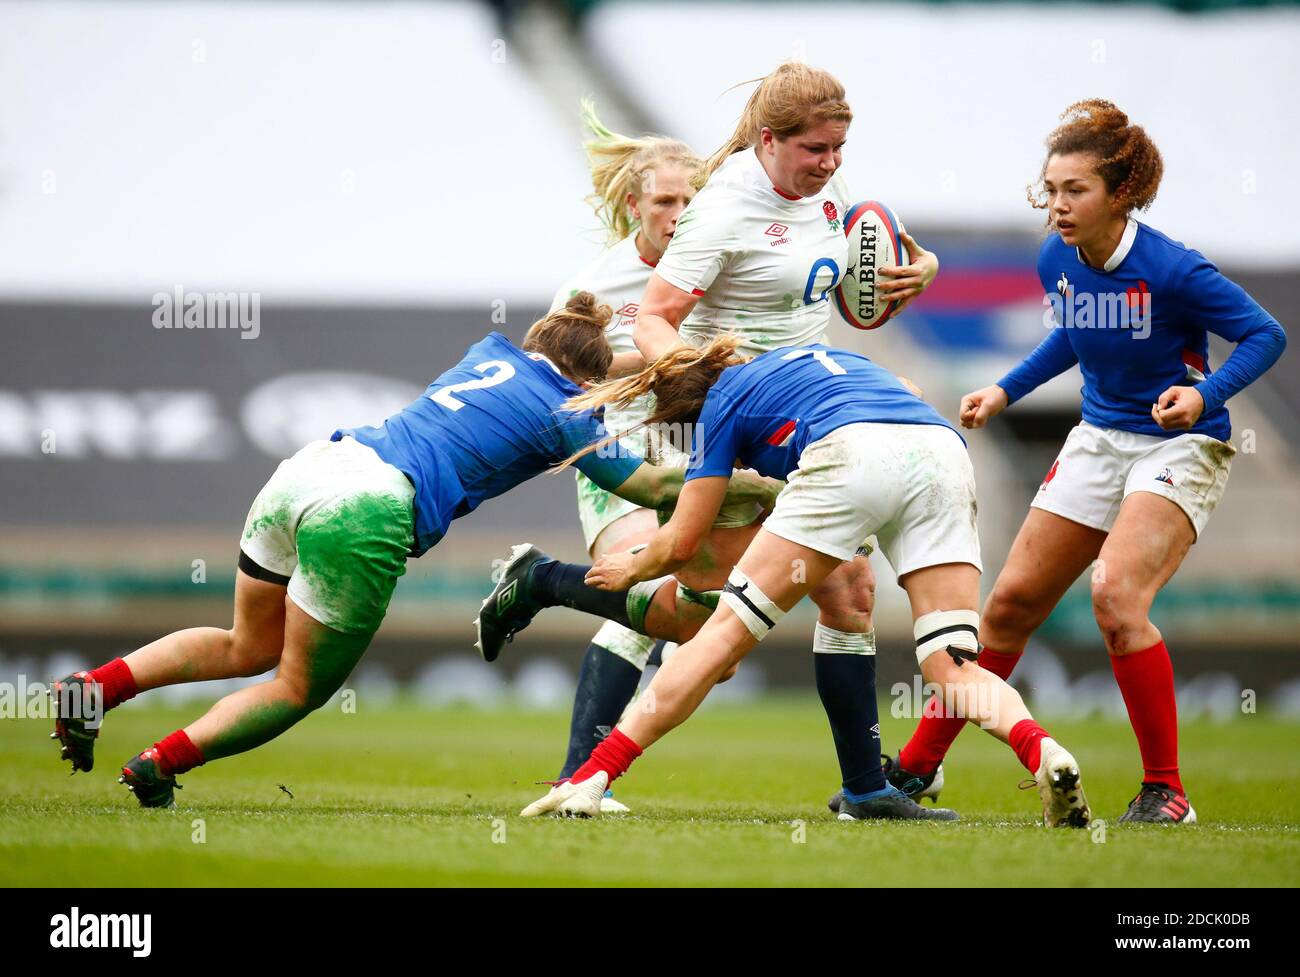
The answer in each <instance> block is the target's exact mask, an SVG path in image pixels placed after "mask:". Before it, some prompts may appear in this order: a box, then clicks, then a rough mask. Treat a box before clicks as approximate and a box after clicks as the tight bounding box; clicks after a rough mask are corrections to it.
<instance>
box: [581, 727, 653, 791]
mask: <svg viewBox="0 0 1300 977" xmlns="http://www.w3.org/2000/svg"><path fill="white" fill-rule="evenodd" d="M640 755H641V747H639V746H637V745H636V744H635V743H633V742H632V740H631V739H630V738H629V737H627V736H625V735H623V733H622V732H621V731H620V730H618V729H615V730H614V731H613V732H612V733H610V734H609V735H608V736H606V737H605V738H604V739H603V740H601V741H600V742H599V743H597V744H596V748H595V749H594V750H592V751H591V756H589V757H588V758H587V762H586V763H584V764H583V765H582V766H580V767H579V768H578V769H577V770H575V771H573V775H572V776H571V777H569V780H570V781H572V782H573V783H575V784H577V783H581V782H582V781H584V780H586V779H587V778H588V777H590V776H591V775H592V774H594V773H596V772H597V771H599V770H604V771H605V773H607V774H609V782H610V783H611V784H612V783H613V782H614V781H615V780H617V779H618V778H619V777H621V776H623V774H625V773H627V768H628V767H630V766H632V761H633V760H635V759H636V758H637V757H639V756H640Z"/></svg>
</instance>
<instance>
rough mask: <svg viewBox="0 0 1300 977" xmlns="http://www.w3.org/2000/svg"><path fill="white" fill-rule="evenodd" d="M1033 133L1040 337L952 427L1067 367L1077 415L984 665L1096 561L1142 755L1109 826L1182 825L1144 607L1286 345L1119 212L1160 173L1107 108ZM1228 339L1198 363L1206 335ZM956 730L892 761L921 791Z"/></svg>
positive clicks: (1004, 657)
mask: <svg viewBox="0 0 1300 977" xmlns="http://www.w3.org/2000/svg"><path fill="white" fill-rule="evenodd" d="M1062 117H1063V118H1064V120H1065V122H1064V124H1062V125H1061V126H1060V127H1058V128H1057V129H1056V130H1055V131H1054V132H1053V133H1052V134H1051V136H1050V137H1049V138H1048V140H1047V159H1046V162H1045V164H1044V166H1043V171H1042V174H1041V181H1042V188H1041V194H1040V195H1036V196H1031V202H1033V204H1034V206H1035V207H1039V208H1045V209H1046V210H1047V212H1048V220H1049V222H1050V226H1051V228H1052V229H1053V230H1054V231H1055V233H1054V234H1052V235H1051V236H1050V237H1049V238H1048V239H1047V240H1046V241H1045V242H1044V243H1043V246H1042V249H1041V251H1040V252H1039V256H1038V276H1039V278H1040V279H1041V281H1042V284H1043V289H1044V291H1045V292H1046V294H1047V296H1048V299H1049V301H1050V303H1051V306H1052V309H1051V325H1052V328H1051V331H1050V332H1049V333H1048V334H1047V337H1046V338H1045V339H1044V340H1043V341H1042V342H1041V343H1040V344H1039V345H1038V347H1037V348H1036V349H1035V350H1034V351H1033V352H1032V353H1030V354H1029V356H1028V357H1026V358H1025V360H1024V362H1022V363H1021V364H1020V365H1019V366H1017V367H1016V368H1015V369H1013V370H1012V371H1011V372H1010V373H1008V374H1007V375H1006V376H1004V377H1003V378H1002V379H1001V380H999V381H998V382H997V383H996V384H994V385H993V386H991V387H985V388H984V389H982V390H977V391H975V392H974V393H970V394H967V395H966V396H965V397H963V398H962V402H961V423H962V425H963V426H965V427H968V428H978V427H983V426H984V425H985V424H986V423H988V421H989V419H990V418H992V417H995V416H996V415H997V414H999V413H1001V412H1002V411H1003V410H1005V409H1006V408H1007V407H1008V406H1009V405H1011V404H1014V403H1015V402H1016V401H1018V400H1020V399H1021V398H1023V397H1025V396H1026V395H1027V394H1029V393H1030V392H1031V391H1033V390H1034V389H1035V388H1036V387H1038V386H1039V385H1041V384H1043V383H1046V382H1047V381H1048V380H1050V379H1052V378H1053V377H1055V376H1057V375H1058V374H1060V373H1063V372H1064V371H1066V370H1068V369H1070V368H1071V367H1072V366H1074V365H1075V364H1076V363H1077V364H1078V365H1079V367H1080V370H1081V371H1082V373H1083V391H1082V393H1083V411H1082V413H1083V419H1082V422H1081V423H1080V424H1079V426H1078V427H1076V428H1075V429H1074V430H1073V431H1071V432H1070V435H1069V437H1068V438H1067V439H1066V441H1065V446H1064V447H1063V448H1062V449H1061V453H1060V455H1059V456H1058V457H1057V459H1056V461H1055V462H1054V463H1053V464H1052V466H1051V468H1050V469H1049V471H1048V472H1047V475H1046V477H1045V478H1044V479H1043V483H1042V486H1041V487H1040V488H1039V490H1038V495H1037V497H1036V498H1035V499H1034V501H1033V502H1032V503H1031V508H1030V510H1029V515H1028V516H1027V517H1026V518H1025V522H1024V525H1023V526H1021V528H1020V533H1019V535H1017V537H1016V540H1015V542H1014V543H1013V544H1012V547H1011V552H1010V554H1009V555H1008V557H1007V562H1006V564H1005V565H1004V566H1003V568H1002V572H1001V573H1000V574H998V579H997V582H996V583H995V584H994V586H993V591H992V593H990V595H989V598H988V601H987V602H986V603H985V605H984V613H983V620H982V637H983V639H984V642H985V647H984V650H983V652H982V653H981V655H980V664H981V665H983V666H984V667H985V668H987V669H989V670H990V671H994V672H996V673H997V674H999V675H1001V676H1002V677H1003V678H1006V677H1007V676H1009V675H1010V674H1011V670H1012V669H1013V668H1014V667H1015V664H1016V661H1017V660H1018V659H1019V658H1020V655H1021V654H1022V653H1023V651H1024V649H1025V644H1026V642H1027V641H1028V640H1029V637H1030V635H1031V634H1033V632H1034V630H1035V629H1036V628H1037V627H1038V626H1039V625H1040V624H1042V623H1043V621H1044V620H1045V619H1046V618H1047V616H1048V614H1050V613H1051V611H1052V608H1054V607H1055V606H1056V604H1057V602H1058V601H1059V600H1060V599H1061V597H1062V596H1063V595H1064V593H1065V591H1066V590H1067V589H1068V588H1069V586H1070V585H1071V584H1072V583H1073V582H1074V581H1075V580H1076V579H1077V578H1078V577H1079V575H1080V574H1081V573H1082V572H1083V571H1084V570H1085V569H1087V568H1088V567H1089V566H1090V565H1092V564H1093V562H1094V561H1096V565H1097V570H1096V572H1095V573H1094V574H1093V578H1092V605H1093V613H1094V615H1095V617H1096V620H1097V626H1098V627H1099V628H1100V630H1101V637H1102V641H1103V642H1104V644H1105V646H1106V650H1107V652H1109V657H1110V664H1111V669H1112V670H1113V671H1114V674H1115V679H1116V681H1117V682H1118V683H1119V687H1120V691H1121V692H1122V693H1123V696H1124V703H1125V705H1126V706H1127V707H1128V714H1129V720H1130V722H1131V723H1132V726H1133V731H1134V733H1135V734H1136V736H1137V741H1138V749H1139V751H1140V753H1141V756H1142V766H1143V776H1142V786H1141V788H1140V789H1139V791H1138V793H1137V796H1136V797H1134V798H1133V801H1132V802H1131V803H1130V804H1129V807H1128V810H1127V811H1126V812H1125V813H1124V814H1123V815H1122V816H1121V817H1120V819H1119V820H1120V821H1123V822H1148V823H1163V824H1179V823H1182V824H1187V823H1191V822H1193V821H1195V820H1196V812H1195V811H1194V810H1193V809H1192V806H1191V804H1190V803H1189V802H1188V799H1187V793H1186V791H1185V790H1184V789H1183V784H1182V780H1181V778H1180V776H1179V770H1178V718H1177V706H1176V703H1175V698H1174V673H1173V665H1172V663H1171V661H1170V657H1169V650H1168V648H1167V647H1166V646H1165V642H1164V639H1163V638H1162V637H1161V634H1160V631H1159V630H1158V629H1157V628H1156V626H1155V624H1153V623H1152V621H1151V618H1150V611H1151V603H1152V601H1153V600H1154V599H1155V596H1156V594H1157V593H1158V592H1159V590H1160V588H1161V587H1163V586H1164V585H1165V584H1166V583H1167V582H1168V581H1169V580H1170V578H1171V577H1173V575H1174V573H1175V572H1176V571H1177V570H1178V567H1179V565H1180V564H1181V563H1182V561H1183V558H1184V557H1186V555H1187V553H1188V550H1190V549H1191V546H1192V544H1193V543H1194V542H1196V539H1197V537H1198V536H1199V535H1200V533H1201V532H1202V531H1203V530H1204V529H1205V525H1206V523H1207V522H1208V521H1209V518H1210V514H1211V513H1212V512H1213V511H1214V509H1215V506H1217V505H1218V503H1219V499H1220V498H1222V496H1223V490H1224V486H1225V485H1226V484H1227V481H1228V470H1229V468H1230V466H1231V464H1232V456H1233V455H1234V454H1235V453H1236V449H1235V448H1234V447H1233V446H1232V444H1231V443H1230V442H1229V438H1230V437H1231V433H1232V430H1231V425H1230V422H1229V418H1228V410H1227V408H1226V406H1225V404H1226V402H1227V400H1228V398H1229V397H1231V396H1232V395H1233V394H1235V393H1238V392H1239V391H1241V390H1243V389H1244V388H1245V387H1246V386H1248V385H1249V384H1250V383H1252V382H1253V381H1254V380H1256V379H1258V378H1259V376H1260V375H1261V374H1262V373H1264V371H1265V370H1267V369H1268V368H1269V367H1270V366H1272V365H1273V363H1274V362H1276V360H1277V358H1278V357H1279V356H1280V355H1281V354H1282V350H1283V349H1284V348H1285V346H1286V335H1285V333H1283V331H1282V327H1281V326H1280V325H1278V323H1277V321H1276V320H1275V319H1274V318H1273V317H1272V316H1271V315H1269V314H1268V313H1267V312H1266V311H1264V309H1262V308H1261V307H1260V306H1259V305H1258V303H1256V302H1255V300H1254V299H1252V298H1251V297H1250V296H1249V295H1247V294H1246V292H1245V291H1243V290H1242V289H1241V287H1240V286H1238V285H1236V284H1235V283H1233V282H1231V281H1229V280H1228V279H1227V278H1225V277H1224V276H1223V275H1222V274H1220V273H1219V270H1218V269H1217V268H1216V267H1215V266H1214V265H1213V264H1212V263H1211V262H1210V261H1208V260H1207V259H1206V258H1205V257H1204V256H1203V255H1201V254H1200V253H1199V252H1197V251H1193V250H1192V249H1191V248H1188V247H1186V246H1184V245H1183V244H1180V243H1179V242H1177V241H1173V240H1171V239H1169V238H1168V237H1166V236H1165V235H1163V234H1161V233H1160V232H1159V231H1157V230H1156V229H1155V228H1153V227H1149V226H1148V225H1146V224H1142V223H1139V222H1138V221H1137V220H1135V219H1134V218H1133V216H1132V213H1133V212H1134V211H1136V210H1144V209H1145V208H1146V207H1148V206H1149V205H1150V204H1151V202H1152V200H1154V199H1155V195H1156V191H1157V189H1158V188H1159V186H1160V178H1161V174H1162V171H1163V164H1162V161H1161V157H1160V152H1159V150H1157V148H1156V146H1155V144H1154V143H1153V142H1152V141H1151V139H1150V137H1148V136H1147V134H1146V132H1144V131H1143V130H1142V129H1141V128H1140V127H1139V126H1136V125H1132V124H1130V123H1129V120H1128V117H1127V116H1126V115H1125V114H1124V113H1123V112H1121V111H1120V110H1119V109H1118V108H1116V107H1115V106H1114V105H1113V104H1111V103H1110V102H1106V101H1102V100H1100V99H1093V100H1090V101H1085V102H1079V103H1076V104H1074V105H1071V106H1070V107H1069V108H1068V109H1067V110H1066V111H1065V113H1064V115H1063V116H1062ZM1208 333H1214V334H1215V335H1218V336H1222V337H1223V338H1224V339H1228V340H1230V341H1232V342H1234V343H1236V344H1237V347H1236V349H1234V350H1233V352H1232V354H1231V355H1230V356H1229V357H1228V358H1227V359H1226V360H1225V361H1224V362H1223V364H1222V365H1221V366H1220V367H1219V368H1218V369H1217V370H1215V369H1211V367H1210V362H1209V352H1208V348H1207V341H1206V340H1207V334H1208ZM962 725H963V723H962V722H961V721H960V720H959V719H952V718H937V717H926V718H923V719H922V721H921V723H920V725H919V726H918V728H917V730H916V732H915V734H913V736H912V739H911V741H910V742H909V743H908V744H907V746H905V747H904V748H903V750H902V753H901V754H900V757H899V766H900V767H901V768H902V769H903V770H904V771H906V772H907V773H908V775H911V776H914V777H915V778H916V780H917V782H918V783H919V784H923V783H925V782H926V781H927V780H928V779H929V778H930V777H932V776H933V773H934V771H935V770H937V769H938V765H939V763H940V762H941V761H942V760H943V758H944V755H945V754H946V753H947V750H948V748H949V747H950V746H951V745H952V742H953V740H954V739H955V738H956V736H957V734H958V733H960V732H961V728H962Z"/></svg>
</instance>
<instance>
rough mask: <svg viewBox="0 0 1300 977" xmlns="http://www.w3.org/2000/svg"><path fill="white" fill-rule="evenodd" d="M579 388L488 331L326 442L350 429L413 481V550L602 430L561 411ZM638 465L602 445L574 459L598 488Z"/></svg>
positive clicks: (583, 415)
mask: <svg viewBox="0 0 1300 977" xmlns="http://www.w3.org/2000/svg"><path fill="white" fill-rule="evenodd" d="M581 392H582V390H581V388H580V387H578V385H577V384H575V383H574V382H573V381H571V380H569V379H568V378H567V377H565V376H563V375H562V374H561V373H560V371H559V370H557V369H556V368H555V366H554V365H553V364H552V363H551V362H550V360H548V359H546V357H544V356H542V355H541V354H539V353H526V352H524V351H523V350H521V349H519V348H518V347H516V346H515V345H514V344H512V343H511V342H510V340H508V339H506V337H505V336H503V335H501V334H500V333H497V332H494V333H490V334H489V335H488V336H487V338H486V339H483V340H481V341H480V342H477V343H475V344H474V345H473V346H471V347H470V348H469V351H468V352H467V353H466V354H465V356H464V358H463V359H462V360H461V361H460V362H459V363H457V364H456V365H455V366H453V367H452V368H451V369H450V370H448V371H447V372H446V373H444V374H442V375H441V376H440V377H438V378H437V379H436V380H434V381H433V383H431V384H429V387H428V389H426V390H425V392H424V395H423V396H421V397H420V399H419V400H417V401H415V402H414V403H412V404H410V405H408V406H407V407H405V408H403V409H402V410H401V411H400V412H398V413H397V414H394V415H393V416H392V417H390V418H389V419H388V420H386V421H384V423H383V424H382V425H381V426H380V427H358V428H347V429H344V430H339V431H335V432H334V434H333V435H332V437H331V440H333V441H337V440H339V439H340V438H342V437H344V436H350V437H353V438H355V439H356V440H357V441H359V442H361V443H362V444H366V445H369V446H370V447H371V448H373V449H374V450H375V452H376V453H377V454H378V455H379V457H380V458H382V459H384V461H386V462H388V463H389V464H390V465H392V466H393V467H394V468H397V469H398V470H400V471H401V472H403V473H404V474H405V475H406V477H407V478H409V479H410V480H411V484H413V485H414V486H415V546H414V547H413V548H412V550H411V555H412V556H419V555H420V554H421V553H424V552H425V551H426V550H428V549H429V548H430V547H431V546H433V545H434V544H435V543H437V542H438V540H440V539H441V538H442V537H443V535H444V534H445V533H446V531H447V527H448V526H449V525H450V523H451V521H452V520H453V519H455V518H457V517H458V516H463V515H465V514H466V513H469V512H473V511H474V509H476V508H477V507H478V506H479V504H480V503H481V502H483V501H484V500H485V499H491V498H494V497H495V496H498V495H503V494H505V493H506V492H508V491H510V490H511V489H512V488H514V487H515V486H517V485H519V484H521V483H523V482H526V481H527V480H528V479H530V478H532V477H534V476H535V475H540V474H541V473H542V472H544V471H546V469H548V468H550V467H551V466H552V465H554V464H555V463H557V462H559V461H563V460H564V459H565V458H567V457H569V455H571V454H572V453H573V452H575V451H577V450H578V449H579V448H583V447H585V446H587V445H589V444H591V443H592V442H593V441H596V440H598V439H599V438H602V437H604V436H605V429H604V427H603V425H602V424H601V423H600V421H599V419H598V418H597V417H596V416H595V415H593V414H592V413H591V412H590V411H582V412H577V413H573V412H567V411H562V410H561V407H562V405H563V404H564V402H565V401H566V400H567V399H569V398H570V397H573V396H576V395H577V394H580V393H581ZM641 463H642V459H641V458H639V457H637V456H636V455H634V454H632V453H630V452H626V451H621V450H620V451H616V452H604V451H602V452H592V453H591V454H589V455H586V456H585V457H583V458H582V459H581V460H579V461H578V463H577V467H578V469H579V470H581V471H582V472H583V474H585V475H586V476H587V477H588V478H590V479H591V480H592V481H593V482H595V483H596V484H597V485H599V486H600V487H601V488H604V489H614V488H617V487H618V486H619V485H622V484H623V482H625V481H627V478H628V476H630V475H631V474H632V473H633V472H634V471H636V469H637V468H638V467H639V466H640V465H641Z"/></svg>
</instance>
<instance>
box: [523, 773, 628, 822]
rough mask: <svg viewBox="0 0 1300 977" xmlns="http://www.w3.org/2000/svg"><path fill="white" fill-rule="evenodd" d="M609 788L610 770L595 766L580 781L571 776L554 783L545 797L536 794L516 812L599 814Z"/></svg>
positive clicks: (574, 815)
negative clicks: (524, 806)
mask: <svg viewBox="0 0 1300 977" xmlns="http://www.w3.org/2000/svg"><path fill="white" fill-rule="evenodd" d="M608 788H609V774H607V773H605V771H604V770H597V771H596V772H595V773H594V774H592V775H591V776H590V777H588V778H587V779H586V780H584V781H582V783H580V784H575V783H574V782H573V781H571V780H569V781H565V782H564V783H562V784H556V785H555V786H554V787H552V788H551V789H550V790H549V791H548V792H547V794H546V796H545V797H540V798H538V799H537V800H535V801H533V802H532V803H531V804H529V805H528V806H527V807H526V808H524V809H523V810H522V811H520V812H519V816H520V817H521V818H535V817H538V816H539V815H542V814H555V815H558V816H559V817H564V818H598V817H600V814H601V801H603V800H604V799H605V791H606V790H607V789H608ZM610 800H613V798H610ZM615 803H618V802H617V801H615Z"/></svg>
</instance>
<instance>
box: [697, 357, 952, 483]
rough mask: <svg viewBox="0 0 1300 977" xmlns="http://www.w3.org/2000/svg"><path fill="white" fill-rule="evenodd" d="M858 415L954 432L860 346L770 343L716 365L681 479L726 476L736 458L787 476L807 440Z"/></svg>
mask: <svg viewBox="0 0 1300 977" xmlns="http://www.w3.org/2000/svg"><path fill="white" fill-rule="evenodd" d="M864 421H866V422H876V423H882V424H939V425H941V426H943V427H946V428H949V429H950V430H952V431H953V432H954V433H955V432H956V428H954V427H953V426H952V425H951V424H949V423H948V422H947V421H946V420H944V419H943V417H942V416H941V415H940V414H939V412H938V411H936V410H935V409H934V408H933V407H931V406H930V405H929V404H927V403H926V402H925V401H924V400H922V399H921V398H920V397H918V396H916V394H914V393H912V392H911V391H910V390H908V389H907V388H906V387H905V386H903V384H902V383H901V382H900V381H899V379H898V378H897V377H896V376H894V375H893V374H892V373H890V372H889V371H888V370H886V369H884V368H883V367H880V366H877V365H876V364H875V363H872V362H871V360H869V359H867V358H866V357H865V356H863V355H861V354H860V353H851V352H849V351H848V350H843V349H834V348H832V347H830V346H823V345H820V344H818V345H814V346H801V347H796V348H783V349H774V350H772V351H771V352H770V353H764V354H763V355H762V356H759V357H757V358H755V359H753V360H750V361H749V362H748V363H744V364H741V365H740V366H733V367H729V368H727V369H726V370H723V371H722V376H721V377H719V378H718V382H717V383H715V384H714V385H713V389H711V390H710V391H709V395H708V397H707V398H706V399H705V401H704V409H703V411H702V412H701V413H700V420H699V426H698V428H697V430H696V432H695V442H694V444H695V451H694V453H693V454H692V455H691V465H690V467H689V468H688V469H687V472H686V478H687V480H688V481H689V480H690V479H692V478H705V477H708V476H712V475H730V474H731V470H732V467H733V466H734V464H735V462H736V460H737V459H739V461H740V462H741V464H742V465H744V466H747V467H749V468H753V469H755V470H756V471H758V472H761V473H762V474H764V475H767V476H770V477H772V478H786V477H788V476H789V474H790V473H791V472H792V471H794V470H795V468H797V467H798V465H799V455H800V453H801V452H802V451H803V449H804V448H805V447H807V446H808V445H809V444H811V443H812V442H814V441H818V440H820V439H822V438H824V437H825V436H826V435H828V434H830V433H831V432H832V431H834V430H836V429H837V428H841V427H844V426H845V425H848V424H858V423H861V422H864ZM958 437H960V435H958Z"/></svg>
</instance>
